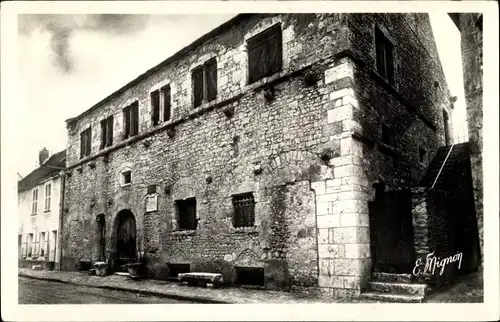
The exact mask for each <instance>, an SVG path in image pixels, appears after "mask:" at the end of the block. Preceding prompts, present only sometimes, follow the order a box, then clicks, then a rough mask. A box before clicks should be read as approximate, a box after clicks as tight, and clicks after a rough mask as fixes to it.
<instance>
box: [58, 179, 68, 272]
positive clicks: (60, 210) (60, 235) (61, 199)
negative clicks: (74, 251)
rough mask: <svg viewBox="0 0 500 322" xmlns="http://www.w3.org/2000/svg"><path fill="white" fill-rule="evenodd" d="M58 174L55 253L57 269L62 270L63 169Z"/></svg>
mask: <svg viewBox="0 0 500 322" xmlns="http://www.w3.org/2000/svg"><path fill="white" fill-rule="evenodd" d="M59 175H60V176H61V196H60V205H59V225H58V228H57V230H58V232H57V234H58V235H59V238H58V240H57V247H58V250H57V255H56V256H58V257H59V271H62V229H63V215H64V185H65V179H66V175H65V173H64V170H61V172H59Z"/></svg>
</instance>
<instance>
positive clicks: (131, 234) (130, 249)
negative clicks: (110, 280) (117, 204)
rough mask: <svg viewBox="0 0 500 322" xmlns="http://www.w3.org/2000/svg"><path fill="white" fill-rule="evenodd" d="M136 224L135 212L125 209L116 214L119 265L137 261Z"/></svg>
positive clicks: (117, 261)
mask: <svg viewBox="0 0 500 322" xmlns="http://www.w3.org/2000/svg"><path fill="white" fill-rule="evenodd" d="M136 257H137V252H136V225H135V218H134V214H133V213H132V212H131V211H130V210H128V209H124V210H122V211H120V212H119V213H118V215H117V216H116V264H117V265H118V267H119V266H121V265H123V264H126V263H128V262H130V261H135V259H136Z"/></svg>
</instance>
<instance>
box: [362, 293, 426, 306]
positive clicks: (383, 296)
mask: <svg viewBox="0 0 500 322" xmlns="http://www.w3.org/2000/svg"><path fill="white" fill-rule="evenodd" d="M361 297H362V298H365V299H368V300H375V301H381V302H396V303H422V302H423V300H424V297H423V296H422V295H415V294H412V295H410V294H395V293H381V292H366V293H361Z"/></svg>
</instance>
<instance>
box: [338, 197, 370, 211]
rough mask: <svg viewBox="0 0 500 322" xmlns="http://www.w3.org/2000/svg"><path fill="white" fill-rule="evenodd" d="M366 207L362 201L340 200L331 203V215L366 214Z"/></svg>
mask: <svg viewBox="0 0 500 322" xmlns="http://www.w3.org/2000/svg"><path fill="white" fill-rule="evenodd" d="M367 207H368V205H367V203H366V202H365V201H363V200H356V199H353V200H342V201H336V202H334V203H333V209H332V213H333V214H343V213H364V212H366V211H367V210H368V209H367Z"/></svg>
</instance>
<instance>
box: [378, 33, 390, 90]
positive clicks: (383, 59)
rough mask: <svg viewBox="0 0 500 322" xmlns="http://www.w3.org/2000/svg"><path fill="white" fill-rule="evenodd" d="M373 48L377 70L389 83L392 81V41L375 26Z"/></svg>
mask: <svg viewBox="0 0 500 322" xmlns="http://www.w3.org/2000/svg"><path fill="white" fill-rule="evenodd" d="M375 48H376V56H377V72H378V73H379V74H380V76H382V77H384V78H386V79H387V81H388V82H389V83H391V84H392V83H394V52H393V51H394V48H393V45H392V42H391V41H390V40H389V39H388V38H387V37H386V36H385V35H384V33H383V32H382V30H380V29H379V28H378V27H376V28H375Z"/></svg>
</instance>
